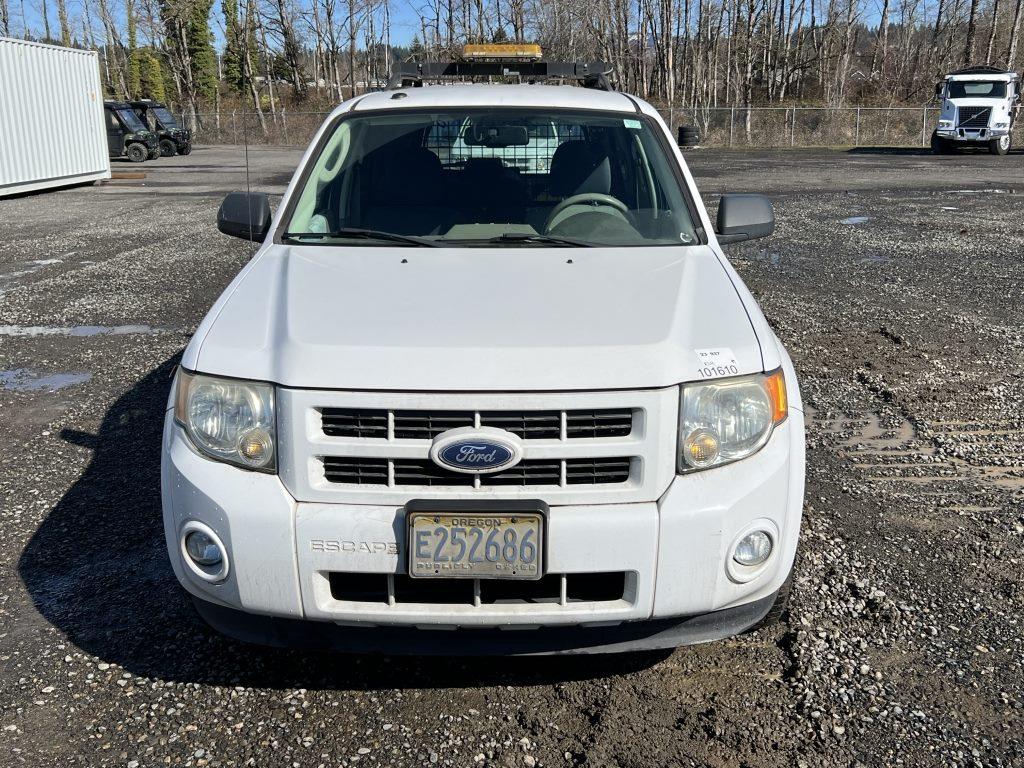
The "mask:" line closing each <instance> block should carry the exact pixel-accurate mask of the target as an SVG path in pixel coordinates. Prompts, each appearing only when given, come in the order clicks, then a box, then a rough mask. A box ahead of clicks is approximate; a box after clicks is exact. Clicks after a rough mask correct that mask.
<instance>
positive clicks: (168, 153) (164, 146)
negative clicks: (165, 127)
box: [160, 139, 177, 157]
mask: <svg viewBox="0 0 1024 768" xmlns="http://www.w3.org/2000/svg"><path fill="white" fill-rule="evenodd" d="M176 152H177V147H175V145H174V142H173V141H171V140H170V139H161V141H160V155H161V156H162V157H174V155H175V153H176Z"/></svg>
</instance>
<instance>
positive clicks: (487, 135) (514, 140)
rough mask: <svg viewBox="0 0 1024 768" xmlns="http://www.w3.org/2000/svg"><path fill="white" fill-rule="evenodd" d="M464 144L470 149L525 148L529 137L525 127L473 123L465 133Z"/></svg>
mask: <svg viewBox="0 0 1024 768" xmlns="http://www.w3.org/2000/svg"><path fill="white" fill-rule="evenodd" d="M465 142H466V144H468V145H469V146H471V147H496V148H500V147H525V146H526V145H527V144H529V143H530V137H529V134H528V132H527V130H526V126H525V125H494V124H488V123H475V124H473V125H471V126H470V127H469V130H468V131H466V136H465Z"/></svg>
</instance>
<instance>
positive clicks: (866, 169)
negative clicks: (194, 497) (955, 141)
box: [0, 148, 1024, 768]
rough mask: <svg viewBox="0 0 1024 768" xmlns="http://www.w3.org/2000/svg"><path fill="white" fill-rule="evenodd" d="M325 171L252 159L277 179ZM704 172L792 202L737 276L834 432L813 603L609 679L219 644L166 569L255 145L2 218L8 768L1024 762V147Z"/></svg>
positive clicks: (698, 156)
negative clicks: (187, 376)
mask: <svg viewBox="0 0 1024 768" xmlns="http://www.w3.org/2000/svg"><path fill="white" fill-rule="evenodd" d="M298 157H299V153H298V152H297V151H293V150H286V149H276V150H268V149H262V150H254V151H252V152H251V153H250V159H251V160H252V161H253V163H254V164H255V167H256V168H257V169H258V170H257V171H254V173H253V177H252V179H251V181H252V183H253V185H254V186H255V187H257V188H262V189H266V190H269V191H276V192H280V191H282V190H283V187H284V184H285V183H286V182H287V180H288V178H289V176H290V173H291V170H292V169H293V167H294V165H295V163H296V162H297V160H298ZM689 158H690V163H691V167H692V169H693V170H694V172H695V174H696V176H697V177H698V181H699V183H700V184H701V186H702V190H703V191H704V193H705V194H706V195H707V199H708V202H709V203H711V202H713V200H714V198H715V197H716V196H717V195H718V194H720V193H722V192H726V191H733V192H740V191H758V192H766V193H769V194H771V195H772V196H773V198H774V200H775V203H776V215H777V217H778V220H779V224H778V234H777V235H776V236H775V237H774V238H772V239H769V240H762V241H755V242H754V243H749V244H744V245H739V246H733V247H731V248H730V250H729V252H730V256H731V257H732V258H733V260H734V263H735V264H736V266H737V268H738V269H739V270H740V272H741V273H742V275H743V276H744V278H745V279H746V280H747V282H748V284H749V285H750V287H751V288H752V290H753V291H754V293H755V294H756V295H757V296H758V298H759V300H760V301H761V302H762V306H763V307H764V310H765V312H766V314H767V315H768V317H769V319H770V320H771V321H772V322H773V324H774V326H775V328H776V330H777V332H778V334H779V336H780V337H781V338H782V339H783V341H784V343H785V344H786V345H787V347H788V348H789V350H790V352H791V353H792V356H793V358H794V361H795V364H796V367H797V370H798V372H799V373H800V374H801V377H802V385H803V388H804V398H805V401H806V404H807V406H808V411H809V415H810V416H811V418H810V420H809V449H810V450H809V453H808V490H807V506H806V513H805V521H804V531H803V536H802V550H801V555H800V557H799V560H798V563H797V569H796V583H795V588H794V595H793V601H792V604H791V610H790V612H789V615H788V616H787V617H786V620H785V622H784V623H783V624H782V625H780V626H777V627H774V628H772V629H769V630H762V631H761V632H759V633H756V634H752V635H747V636H744V637H741V638H736V639H733V640H729V641H726V642H721V643H717V644H713V645H708V646H700V647H692V648H684V649H681V650H678V651H676V652H674V653H671V654H667V653H663V654H659V655H654V656H650V655H646V656H631V657H610V658H598V659H585V660H582V661H576V660H573V659H569V660H566V659H556V660H541V661H536V660H512V661H503V660H483V661H480V660H458V659H429V660H423V659H415V658H398V659H388V658H372V657H365V658H360V657H346V656H328V655H305V654H298V653H292V652H281V651H275V650H265V649H260V648H252V647H246V646H243V645H239V644H236V643H233V642H230V641H228V640H226V639H222V638H220V637H218V636H215V635H212V634H211V633H209V632H207V631H205V630H204V628H203V627H201V626H200V624H199V623H198V621H197V620H196V619H195V618H194V616H193V614H192V612H191V608H190V606H189V605H188V603H187V601H186V599H185V597H184V593H183V592H182V591H181V590H180V589H179V588H178V586H177V584H176V582H175V580H174V577H173V575H172V573H171V570H170V567H169V564H168V563H167V560H166V555H165V552H164V543H163V534H162V529H161V527H160V503H159V488H158V480H159V433H160V428H161V413H162V410H163V406H164V402H165V398H166V395H167V390H168V385H169V376H170V374H171V372H172V370H173V367H174V365H175V364H176V362H177V359H178V356H179V355H180V352H181V350H182V349H183V347H184V345H185V343H186V341H187V339H188V338H189V335H190V333H191V331H192V330H193V329H194V328H195V326H196V325H197V323H198V322H199V320H200V319H201V317H202V315H203V314H204V313H205V311H206V310H207V308H208V307H209V306H210V304H211V303H212V301H213V300H214V298H215V297H216V296H217V295H218V293H219V292H220V290H221V288H222V287H223V286H224V285H225V283H226V282H227V281H228V280H229V279H230V278H231V276H233V275H234V274H235V272H237V270H238V269H239V268H240V267H241V266H242V264H243V263H244V262H245V261H246V259H247V254H248V251H247V248H246V246H245V245H244V244H241V243H240V241H237V240H234V241H233V240H229V239H228V238H226V237H223V236H221V235H219V234H218V233H217V232H216V230H215V227H214V213H215V210H216V206H217V204H218V202H219V198H220V196H221V195H222V194H223V192H225V191H229V190H230V189H234V188H240V187H243V186H244V183H245V173H244V165H243V156H242V153H241V151H240V150H238V149H232V148H217V149H204V148H199V149H197V151H196V152H195V153H194V154H193V155H192V156H190V157H187V158H174V159H172V160H161V161H158V162H156V163H150V164H147V165H146V166H144V170H145V171H146V172H147V178H146V179H145V180H118V181H114V182H113V183H110V184H108V185H104V186H102V187H86V188H79V189H72V190H67V191H60V192H51V193H46V194H40V195H35V196H29V197H24V198H20V199H9V200H0V221H2V222H3V223H4V237H3V238H2V239H0V438H2V440H3V445H4V446H5V449H4V450H3V451H0V526H2V528H0V530H2V531H3V534H4V535H3V538H2V540H0V754H2V755H3V757H2V758H0V760H2V762H3V763H4V764H6V765H29V766H48V765H108V764H109V765H121V766H130V767H133V768H134V767H136V766H156V765H192V766H234V765H253V766H321V765H322V766H329V767H333V766H342V765H359V766H420V765H431V764H437V765H451V766H476V765H488V766H582V765H585V766H677V765H701V766H704V765H708V766H736V765H744V766H769V765H785V766H792V765H801V766H805V765H806V766H821V765H840V766H876V765H884V766H889V765H908V766H920V765H943V766H945V765H986V766H1011V765H1024V736H1022V732H1024V642H1022V639H1024V627H1022V620H1021V614H1022V608H1024V589H1022V587H1024V565H1022V559H1024V554H1022V552H1021V550H1022V548H1024V458H1022V455H1024V416H1022V413H1024V383H1022V382H1024V377H1022V374H1024V331H1022V326H1024V269H1022V266H1021V259H1022V253H1024V230H1022V227H1021V211H1022V205H1024V200H1022V196H1021V195H1022V193H1024V182H1021V181H1020V180H1021V179H1024V154H1013V155H1010V156H1008V157H1004V158H998V157H991V156H989V155H987V154H984V155H983V154H962V155H954V156H949V157H933V156H931V155H928V154H923V153H918V152H914V151H893V152H888V153H886V152H878V153H870V152H853V153H839V152H834V153H830V152H823V151H795V152H725V151H699V150H698V151H695V152H693V153H691V154H690V155H689ZM115 170H118V171H127V170H130V171H136V170H139V169H138V168H137V167H135V166H131V167H129V166H128V165H126V164H118V165H117V166H116V168H115ZM1015 185H1019V186H1020V187H1021V189H1018V188H1015Z"/></svg>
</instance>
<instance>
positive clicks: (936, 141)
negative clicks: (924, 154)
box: [932, 131, 949, 155]
mask: <svg viewBox="0 0 1024 768" xmlns="http://www.w3.org/2000/svg"><path fill="white" fill-rule="evenodd" d="M932 152H934V153H935V154H936V155H948V154H949V142H948V141H946V140H945V139H943V138H940V137H939V134H938V133H937V132H936V131H932Z"/></svg>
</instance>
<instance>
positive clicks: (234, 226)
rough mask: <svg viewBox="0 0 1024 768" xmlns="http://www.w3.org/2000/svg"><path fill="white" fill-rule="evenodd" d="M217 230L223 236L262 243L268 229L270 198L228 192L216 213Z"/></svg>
mask: <svg viewBox="0 0 1024 768" xmlns="http://www.w3.org/2000/svg"><path fill="white" fill-rule="evenodd" d="M217 229H219V230H220V231H221V232H223V233H224V234H225V235H230V236H231V237H240V238H242V239H243V240H252V241H254V242H257V243H259V242H263V239H264V238H265V237H266V236H267V231H268V230H269V229H270V198H269V197H267V196H266V194H265V193H263V192H230V193H228V195H227V197H225V198H224V201H223V202H222V203H221V204H220V210H218V211H217Z"/></svg>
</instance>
